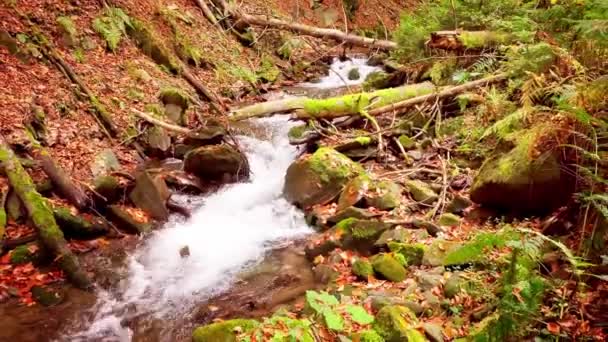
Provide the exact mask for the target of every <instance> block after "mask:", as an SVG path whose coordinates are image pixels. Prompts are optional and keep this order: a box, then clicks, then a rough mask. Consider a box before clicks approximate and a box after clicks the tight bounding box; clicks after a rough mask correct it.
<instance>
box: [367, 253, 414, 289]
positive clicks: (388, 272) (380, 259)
mask: <svg viewBox="0 0 608 342" xmlns="http://www.w3.org/2000/svg"><path fill="white" fill-rule="evenodd" d="M371 262H372V266H373V268H374V271H375V272H376V273H377V274H378V275H379V276H381V277H382V278H384V279H387V280H390V281H392V282H401V281H403V280H404V279H405V276H406V275H407V271H406V270H405V267H403V265H401V263H399V261H398V260H397V259H396V258H395V257H393V256H392V255H391V254H388V253H382V254H377V255H375V256H373V257H372V259H371Z"/></svg>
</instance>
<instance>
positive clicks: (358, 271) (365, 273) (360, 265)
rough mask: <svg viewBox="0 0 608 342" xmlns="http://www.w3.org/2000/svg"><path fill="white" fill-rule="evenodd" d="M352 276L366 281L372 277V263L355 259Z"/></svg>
mask: <svg viewBox="0 0 608 342" xmlns="http://www.w3.org/2000/svg"><path fill="white" fill-rule="evenodd" d="M353 274H354V275H356V276H358V277H359V278H362V279H367V278H369V277H370V276H372V275H374V268H373V267H372V263H371V262H369V260H366V259H357V260H356V261H355V262H354V263H353Z"/></svg>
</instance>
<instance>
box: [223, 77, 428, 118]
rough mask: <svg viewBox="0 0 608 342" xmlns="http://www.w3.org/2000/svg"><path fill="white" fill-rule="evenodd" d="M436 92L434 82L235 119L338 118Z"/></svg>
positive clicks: (268, 105) (281, 106)
mask: <svg viewBox="0 0 608 342" xmlns="http://www.w3.org/2000/svg"><path fill="white" fill-rule="evenodd" d="M433 90H435V86H434V85H433V84H432V83H430V82H424V83H418V84H411V85H405V86H401V87H397V88H388V89H381V90H377V91H373V92H369V93H368V92H363V93H358V94H348V95H344V96H339V97H331V98H327V99H309V98H296V99H287V100H279V101H272V102H265V103H260V104H255V105H252V106H248V107H244V108H241V109H238V110H236V111H235V112H234V114H233V116H232V117H231V120H232V121H240V120H245V119H249V118H259V117H265V116H270V115H273V114H278V113H284V114H289V113H290V112H292V111H295V113H296V117H297V118H298V119H314V118H325V119H327V118H338V117H342V116H349V115H355V114H360V113H361V112H362V111H364V110H368V111H369V110H372V109H374V108H378V107H382V106H385V105H389V104H392V103H395V102H399V101H401V100H404V99H409V98H412V97H417V96H420V95H424V94H429V93H431V92H433Z"/></svg>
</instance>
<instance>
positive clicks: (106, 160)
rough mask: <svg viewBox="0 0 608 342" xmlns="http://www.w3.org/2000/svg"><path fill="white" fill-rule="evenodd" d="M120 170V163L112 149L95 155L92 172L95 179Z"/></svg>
mask: <svg viewBox="0 0 608 342" xmlns="http://www.w3.org/2000/svg"><path fill="white" fill-rule="evenodd" d="M119 169H120V163H119V162H118V158H116V155H115V154H114V152H113V151H112V150H110V149H105V150H103V151H101V152H100V153H99V154H97V155H95V159H94V161H93V165H91V172H92V173H93V176H94V177H97V176H100V175H106V174H108V173H110V172H112V171H118V170H119Z"/></svg>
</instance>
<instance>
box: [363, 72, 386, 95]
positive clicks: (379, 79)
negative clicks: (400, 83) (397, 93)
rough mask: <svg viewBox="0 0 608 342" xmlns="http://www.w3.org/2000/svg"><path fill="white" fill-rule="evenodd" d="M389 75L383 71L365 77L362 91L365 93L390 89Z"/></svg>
mask: <svg viewBox="0 0 608 342" xmlns="http://www.w3.org/2000/svg"><path fill="white" fill-rule="evenodd" d="M390 77H391V76H390V75H389V74H387V73H386V72H384V71H374V72H371V73H369V74H368V75H367V77H365V82H363V89H364V90H365V91H369V90H373V89H384V88H388V87H390Z"/></svg>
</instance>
